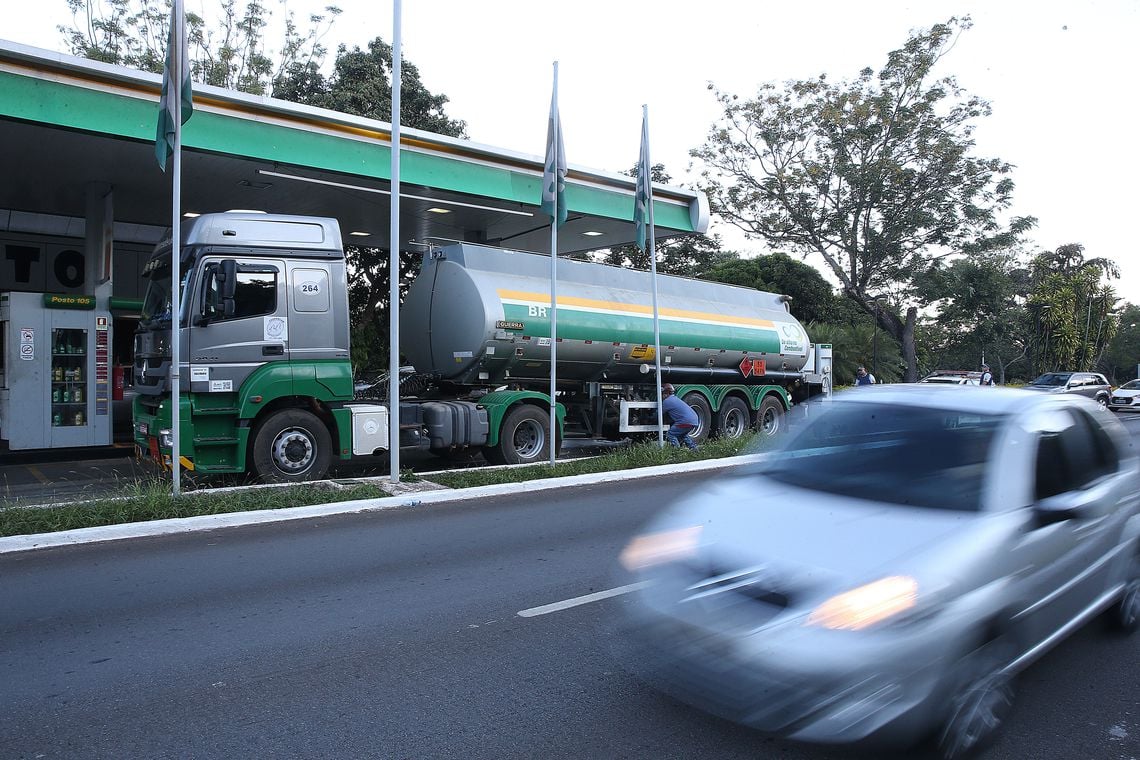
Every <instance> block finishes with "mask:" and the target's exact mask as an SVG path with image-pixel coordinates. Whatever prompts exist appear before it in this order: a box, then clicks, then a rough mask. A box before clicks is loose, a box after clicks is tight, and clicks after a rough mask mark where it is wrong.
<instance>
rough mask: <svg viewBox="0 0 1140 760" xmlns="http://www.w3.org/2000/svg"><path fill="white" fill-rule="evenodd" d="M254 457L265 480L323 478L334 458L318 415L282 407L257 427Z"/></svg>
mask: <svg viewBox="0 0 1140 760" xmlns="http://www.w3.org/2000/svg"><path fill="white" fill-rule="evenodd" d="M252 457H253V469H254V470H255V471H256V472H257V474H258V475H259V476H260V477H261V479H262V481H264V482H266V483H290V482H298V481H302V480H320V479H321V478H323V477H324V475H325V472H326V471H327V470H328V468H329V462H330V461H331V459H332V437H331V436H330V435H329V431H328V428H326V427H325V424H324V423H323V422H321V420H320V419H319V418H318V417H317V416H316V415H315V414H313V413H311V412H306V411H305V410H304V409H282V410H281V411H279V412H274V413H273V414H271V415H269V417H267V418H266V419H265V420H264V421H263V422H262V423H261V424H259V425H258V426H257V429H256V430H255V431H254V433H253V453H252Z"/></svg>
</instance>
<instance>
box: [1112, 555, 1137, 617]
mask: <svg viewBox="0 0 1140 760" xmlns="http://www.w3.org/2000/svg"><path fill="white" fill-rule="evenodd" d="M1112 623H1113V625H1114V626H1115V627H1116V628H1118V629H1119V630H1121V631H1124V632H1125V633H1135V632H1136V631H1137V629H1140V551H1138V552H1137V553H1136V555H1134V556H1133V557H1132V565H1131V566H1130V567H1129V571H1128V578H1127V580H1126V581H1125V582H1124V593H1123V594H1121V596H1120V600H1119V601H1118V602H1117V603H1116V605H1115V606H1114V607H1113V608H1112Z"/></svg>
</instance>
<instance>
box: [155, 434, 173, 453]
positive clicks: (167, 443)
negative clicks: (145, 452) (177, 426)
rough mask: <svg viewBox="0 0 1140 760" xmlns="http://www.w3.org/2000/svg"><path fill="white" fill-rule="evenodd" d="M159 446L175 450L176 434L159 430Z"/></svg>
mask: <svg viewBox="0 0 1140 760" xmlns="http://www.w3.org/2000/svg"><path fill="white" fill-rule="evenodd" d="M158 445H159V446H162V447H163V448H167V449H170V448H174V433H173V432H171V431H169V430H159V431H158Z"/></svg>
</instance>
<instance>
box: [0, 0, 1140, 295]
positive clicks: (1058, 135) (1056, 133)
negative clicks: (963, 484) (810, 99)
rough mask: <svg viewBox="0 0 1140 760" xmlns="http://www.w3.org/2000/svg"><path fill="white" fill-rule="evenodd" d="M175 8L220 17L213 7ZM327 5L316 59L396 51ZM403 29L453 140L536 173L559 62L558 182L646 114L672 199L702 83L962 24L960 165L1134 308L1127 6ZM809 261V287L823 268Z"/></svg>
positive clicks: (22, 25) (573, 16) (799, 70)
mask: <svg viewBox="0 0 1140 760" xmlns="http://www.w3.org/2000/svg"><path fill="white" fill-rule="evenodd" d="M264 1H265V4H266V5H267V6H268V8H269V9H270V10H271V11H272V12H273V14H274V16H275V18H276V19H278V20H280V19H281V18H283V17H284V10H283V9H288V10H291V11H293V12H294V13H295V14H296V16H297V18H298V19H302V20H303V19H305V18H307V16H308V14H309V13H311V12H314V11H316V12H319V11H320V10H321V9H322V8H323V7H324V6H325V5H327V4H328V3H327V2H323V1H321V0H287V1H286V2H285V3H281V2H279V0H264ZM185 2H186V6H187V8H188V9H189V10H192V11H195V12H198V13H201V14H202V15H204V16H206V17H207V18H209V17H217V15H218V13H217V10H216V9H217V8H218V6H219V5H220V0H185ZM240 4H241V3H240V0H239V5H240ZM336 4H337V5H338V6H339V7H340V8H341V9H342V11H343V12H342V13H341V15H340V17H339V18H338V19H337V21H336V22H335V24H334V25H333V27H332V29H331V31H330V33H329V35H328V37H327V39H326V42H327V43H328V46H329V47H330V48H333V49H335V47H336V45H338V44H346V45H348V46H350V47H351V46H354V45H357V46H361V47H363V46H365V45H366V44H367V42H368V41H369V40H370V39H372V38H373V37H376V36H381V37H383V38H384V39H385V40H387V41H391V39H392V23H393V18H392V16H393V14H392V3H391V0H339V2H337V3H336ZM13 5H14V7H11V8H6V9H5V24H4V29H3V31H0V37H4V38H6V39H11V40H14V41H16V42H22V43H25V44H29V45H35V46H37V47H43V48H47V49H50V50H63V43H62V38H61V35H60V34H59V32H58V31H56V26H58V25H59V24H61V23H67V22H68V21H69V18H70V17H69V14H68V12H67V7H66V2H65V0H41V1H40V2H38V3H20V4H15V3H13ZM402 9H403V10H402V15H403V24H402V27H403V49H404V60H405V61H407V62H410V63H412V64H414V65H415V66H416V67H417V68H418V69H419V71H420V76H421V79H422V80H423V82H424V84H425V85H426V86H427V87H428V89H429V90H431V91H432V92H434V93H437V94H440V93H442V94H444V95H446V96H447V97H448V98H449V99H450V102H449V103H448V105H447V108H446V110H447V113H448V115H449V116H451V117H452V118H458V119H463V120H465V121H466V122H467V131H468V136H469V137H470V138H471V139H472V140H474V141H475V142H479V143H483V144H487V145H493V146H496V147H500V148H508V149H511V150H515V151H519V152H522V153H529V154H533V155H536V156H537V155H540V154H542V153H543V152H544V149H545V140H546V120H547V115H548V112H549V108H550V92H551V82H552V69H553V67H552V63H553V61H556V60H557V61H558V62H559V107H560V116H561V119H562V125H563V134H564V139H565V145H566V155H567V159H568V161H569V162H570V164H571V165H572V166H573V165H579V166H584V167H589V168H592V169H601V170H604V171H609V172H615V173H616V172H620V171H624V170H626V169H628V168H630V167H632V166H633V165H634V164H635V163H636V161H637V156H638V146H639V140H640V131H641V106H642V104H646V105H648V107H649V122H650V134H651V153H652V160H653V162H654V163H663V164H664V165H665V167H666V171H668V172H669V173H670V174H671V175H672V177H673V184H676V185H684V186H692V185H694V184H695V183H696V180H697V177H698V175H699V167H696V166H693V162H692V159H691V158H690V157H689V151H690V150H692V149H693V148H696V147H698V146H700V145H702V144H703V143H704V141H705V138H706V136H707V135H708V132H709V129H710V127H711V126H712V125H713V123H714V122H715V121H716V119H717V116H718V108H717V104H716V101H715V99H714V97H713V93H712V92H711V91H710V90H709V84H710V83H712V84H715V85H716V87H717V88H718V89H720V90H722V91H726V92H730V93H734V94H737V95H739V96H740V97H742V98H746V97H750V96H752V95H754V94H755V93H756V91H757V88H758V86H759V85H760V84H761V83H764V82H784V81H787V80H791V79H804V78H809V77H813V76H816V75H818V74H820V73H826V74H827V75H828V77H829V78H830V79H832V80H837V79H849V78H854V77H855V76H856V75H857V73H858V72H859V70H860V69H862V68H864V67H868V66H869V67H871V68H873V69H875V70H878V69H880V68H881V67H882V65H883V63H884V62H885V60H886V56H887V54H888V52H889V51H891V50H893V49H896V48H898V47H900V46H901V45H902V44H903V43H904V41H905V40H906V38H907V35H908V33H909V32H910V31H911V30H914V29H918V28H926V27H929V26H931V25H933V24H935V23H939V22H944V21H946V20H947V19H949V18H950V17H952V16H963V15H969V16H970V17H971V18H972V19H973V24H974V25H973V28H972V29H970V30H969V31H967V32H966V33H965V34H964V35H963V36H962V37H961V38H960V39H959V40H958V42H957V44H956V45H955V47H954V49H953V50H952V51H951V52H950V54H949V55H948V56H947V57H946V58H945V59H944V61H943V63H942V64H941V67H942V68H941V69H940V71H939V72H938V73H939V74H941V75H953V76H955V77H956V78H957V79H958V82H959V84H961V85H962V86H963V87H964V88H965V89H966V90H967V91H968V92H970V93H972V94H975V95H979V96H981V97H983V98H985V99H986V100H988V101H990V103H991V105H992V107H993V114H992V115H991V116H990V117H988V118H985V119H981V120H980V121H979V122H978V123H977V131H976V133H975V137H976V141H977V148H976V150H975V154H976V155H979V156H985V157H996V158H1000V159H1002V160H1003V161H1006V162H1009V163H1011V164H1013V165H1014V166H1015V169H1014V172H1013V179H1014V181H1015V183H1016V185H1017V189H1016V191H1015V193H1014V204H1013V207H1012V208H1011V209H1010V213H1011V214H1016V215H1030V216H1035V217H1037V219H1038V220H1039V222H1038V226H1037V228H1036V229H1035V230H1034V231H1033V232H1032V233H1031V234H1030V235H1029V241H1030V244H1029V249H1030V250H1031V251H1039V250H1053V249H1055V248H1056V247H1057V246H1060V245H1064V244H1067V243H1080V244H1082V245H1084V246H1085V255H1086V256H1089V257H1094V256H1103V257H1107V258H1111V259H1113V260H1115V261H1116V262H1117V263H1118V264H1119V265H1120V267H1121V272H1122V277H1121V279H1120V280H1118V281H1115V282H1114V283H1113V285H1114V286H1115V287H1116V289H1117V293H1118V295H1119V296H1120V297H1121V298H1124V299H1127V300H1130V301H1132V302H1133V303H1140V251H1138V250H1137V249H1138V247H1140V246H1138V244H1137V242H1136V239H1137V236H1136V235H1135V234H1134V232H1133V225H1134V218H1135V217H1136V215H1137V211H1136V208H1135V199H1136V197H1137V190H1136V185H1137V182H1138V181H1140V179H1138V178H1140V149H1138V148H1137V143H1136V141H1135V139H1134V135H1135V134H1136V132H1137V127H1136V117H1137V116H1138V110H1140V106H1138V105H1137V98H1136V91H1137V83H1136V76H1137V73H1138V72H1140V45H1138V44H1137V40H1138V39H1140V2H1136V1H1135V0H1003V1H1002V2H995V1H994V0H987V1H984V2H973V1H971V0H958V2H945V1H944V0H912V1H910V2H904V1H902V0H861V2H852V1H851V0H846V1H844V0H812V1H811V2H801V3H787V2H773V1H772V0H704V1H703V2H691V1H690V2H678V1H677V0H605V1H603V0H577V1H576V2H573V3H543V2H536V1H535V0H483V2H471V0H404V2H403V5H402ZM303 23H304V22H303V21H302V24H303ZM268 39H269V41H270V43H272V42H273V41H274V39H275V35H273V34H272V33H270V34H269V35H268ZM330 61H331V57H330ZM712 231H713V232H718V233H720V234H722V236H723V237H724V239H725V243H726V245H727V246H729V247H731V248H734V249H736V250H739V251H741V252H744V253H762V252H766V250H767V249H766V248H765V246H764V245H763V243H761V242H759V241H750V240H746V239H745V238H744V237H743V236H742V234H740V233H738V232H737V231H735V229H734V228H731V227H726V226H722V225H717V224H716V223H715V220H714V226H713V229H712ZM807 261H808V263H811V264H812V265H814V266H816V267H817V268H819V269H821V270H822V269H823V268H824V264H823V262H822V260H821V259H820V258H819V257H818V256H809V257H808V259H807Z"/></svg>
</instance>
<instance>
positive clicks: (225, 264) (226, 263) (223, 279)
mask: <svg viewBox="0 0 1140 760" xmlns="http://www.w3.org/2000/svg"><path fill="white" fill-rule="evenodd" d="M214 278H215V279H216V280H217V281H218V286H219V288H218V289H219V291H220V292H221V296H222V314H223V315H224V316H225V317H226V318H229V317H232V316H233V315H234V293H236V292H237V262H236V261H234V260H233V259H223V260H222V262H221V265H220V266H219V267H218V269H217V271H216V272H215V274H214Z"/></svg>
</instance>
